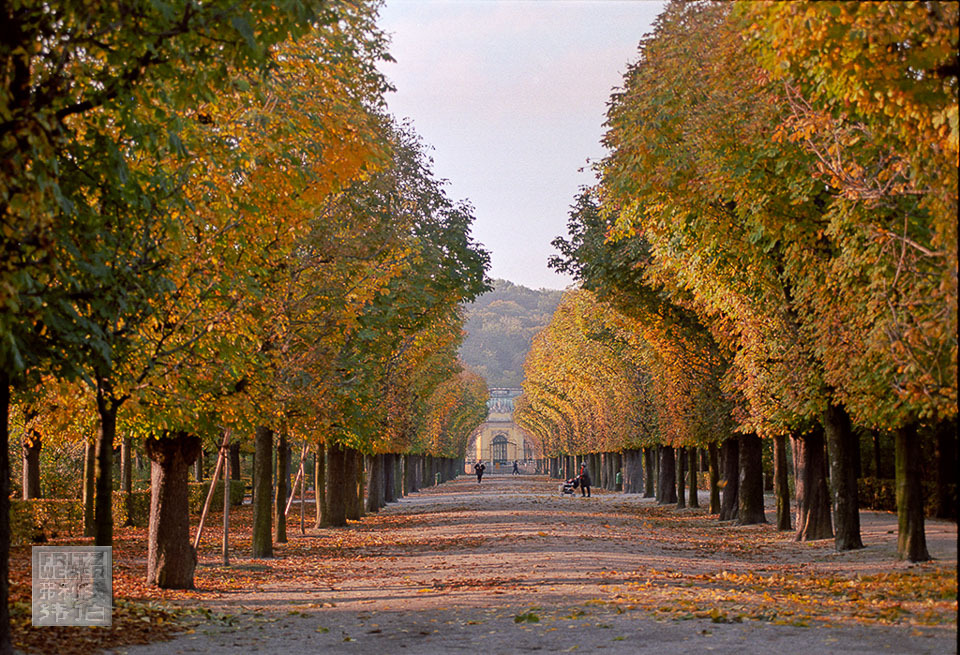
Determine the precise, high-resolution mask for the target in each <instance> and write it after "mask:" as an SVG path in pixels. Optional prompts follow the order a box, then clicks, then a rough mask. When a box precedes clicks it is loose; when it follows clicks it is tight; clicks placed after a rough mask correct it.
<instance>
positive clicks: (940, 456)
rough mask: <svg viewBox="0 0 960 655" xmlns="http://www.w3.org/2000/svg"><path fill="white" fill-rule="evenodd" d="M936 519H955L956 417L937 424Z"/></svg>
mask: <svg viewBox="0 0 960 655" xmlns="http://www.w3.org/2000/svg"><path fill="white" fill-rule="evenodd" d="M934 516H935V517H936V518H938V519H947V520H953V521H956V520H957V419H956V418H954V419H953V420H950V421H941V422H940V423H939V424H938V425H937V507H936V510H935V512H934Z"/></svg>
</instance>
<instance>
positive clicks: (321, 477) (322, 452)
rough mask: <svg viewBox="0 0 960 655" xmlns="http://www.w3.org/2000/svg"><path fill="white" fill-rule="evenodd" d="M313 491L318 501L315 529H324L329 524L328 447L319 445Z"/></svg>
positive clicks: (314, 469) (314, 470)
mask: <svg viewBox="0 0 960 655" xmlns="http://www.w3.org/2000/svg"><path fill="white" fill-rule="evenodd" d="M313 490H314V498H315V500H316V508H315V509H316V512H317V517H316V521H315V522H314V524H313V527H314V528H322V527H324V526H326V525H328V522H327V445H326V444H325V443H324V442H322V441H321V442H318V443H317V456H316V457H315V458H314V462H313Z"/></svg>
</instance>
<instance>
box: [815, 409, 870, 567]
mask: <svg viewBox="0 0 960 655" xmlns="http://www.w3.org/2000/svg"><path fill="white" fill-rule="evenodd" d="M823 429H824V432H825V433H826V437H827V449H828V450H829V453H830V486H831V487H832V488H833V523H834V528H835V530H836V532H835V534H834V544H835V547H836V549H837V550H838V551H845V550H856V549H858V548H863V541H862V540H861V539H860V502H859V498H858V493H857V463H858V462H859V461H860V456H859V452H858V451H857V446H856V441H857V436H856V435H855V434H854V433H853V427H852V426H851V425H850V417H849V416H848V415H847V412H846V410H844V409H843V408H842V407H840V406H839V405H834V404H831V405H830V406H829V407H828V408H827V411H826V412H825V414H824V417H823Z"/></svg>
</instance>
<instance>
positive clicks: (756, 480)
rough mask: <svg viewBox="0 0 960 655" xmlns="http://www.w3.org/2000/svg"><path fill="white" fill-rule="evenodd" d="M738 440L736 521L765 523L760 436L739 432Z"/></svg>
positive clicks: (752, 523)
mask: <svg viewBox="0 0 960 655" xmlns="http://www.w3.org/2000/svg"><path fill="white" fill-rule="evenodd" d="M739 441H740V453H739V460H740V488H739V489H738V491H737V494H738V503H737V504H738V511H737V523H739V524H740V525H755V524H757V523H766V522H767V517H766V515H765V514H764V511H763V451H762V444H761V443H760V437H758V436H757V435H755V434H741V435H740V437H739Z"/></svg>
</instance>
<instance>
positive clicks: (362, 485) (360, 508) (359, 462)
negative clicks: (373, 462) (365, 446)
mask: <svg viewBox="0 0 960 655" xmlns="http://www.w3.org/2000/svg"><path fill="white" fill-rule="evenodd" d="M353 457H354V460H355V464H354V465H355V466H356V468H357V515H358V516H357V518H363V517H364V515H365V514H366V507H365V506H364V503H363V491H364V489H366V487H367V471H366V469H365V468H364V466H363V453H362V452H360V451H359V450H355V451H354V456H353Z"/></svg>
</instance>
